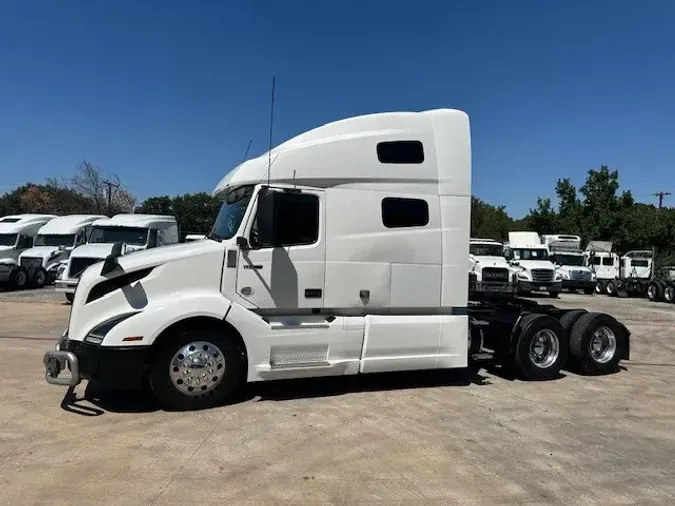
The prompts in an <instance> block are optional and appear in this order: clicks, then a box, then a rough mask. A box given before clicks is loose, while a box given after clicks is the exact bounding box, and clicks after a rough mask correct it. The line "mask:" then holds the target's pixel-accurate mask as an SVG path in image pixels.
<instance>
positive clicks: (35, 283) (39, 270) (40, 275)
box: [28, 267, 49, 288]
mask: <svg viewBox="0 0 675 506" xmlns="http://www.w3.org/2000/svg"><path fill="white" fill-rule="evenodd" d="M48 280H49V274H47V270H46V269H45V268H44V267H31V268H30V269H28V283H29V284H30V286H32V287H33V288H44V286H45V285H46V284H47V281H48Z"/></svg>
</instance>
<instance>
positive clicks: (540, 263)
mask: <svg viewBox="0 0 675 506" xmlns="http://www.w3.org/2000/svg"><path fill="white" fill-rule="evenodd" d="M518 262H519V264H518V267H523V268H524V269H527V270H528V271H529V270H532V269H550V270H552V271H554V270H555V266H554V265H553V264H552V263H551V262H549V261H548V260H518Z"/></svg>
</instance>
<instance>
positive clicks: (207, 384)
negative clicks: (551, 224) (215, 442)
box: [44, 109, 630, 409]
mask: <svg viewBox="0 0 675 506" xmlns="http://www.w3.org/2000/svg"><path fill="white" fill-rule="evenodd" d="M469 132H470V131H469V118H468V116H467V115H466V114H465V113H463V112H461V111H456V110H449V109H440V110H433V111H425V112H395V113H379V114H370V115H365V116H357V117H353V118H348V119H344V120H341V121H337V122H334V123H329V124H326V125H324V126H321V127H319V128H316V129H313V130H310V131H308V132H305V133H303V134H300V135H298V136H297V137H295V138H293V139H290V140H288V141H286V142H285V143H283V144H281V145H280V146H278V147H276V148H275V149H273V150H272V151H271V152H270V153H265V154H263V155H262V156H260V157H258V158H254V159H249V160H247V161H245V162H244V163H242V164H241V165H239V166H238V167H236V168H235V169H234V170H232V171H231V172H230V173H229V174H227V175H226V176H225V177H224V178H223V179H222V181H221V182H220V183H219V184H218V186H217V187H216V189H215V191H214V195H217V196H220V197H222V198H223V205H222V208H221V210H220V213H219V214H218V217H217V218H216V221H215V224H214V226H213V230H212V232H211V234H210V236H209V237H210V240H207V241H194V242H189V243H181V244H176V245H173V246H167V247H163V248H156V249H149V250H147V251H141V252H137V253H134V254H132V255H126V256H119V253H120V249H121V248H120V245H119V244H117V245H115V247H114V248H113V251H112V252H111V254H110V255H109V256H108V257H107V258H106V260H105V261H104V262H102V263H100V264H97V265H94V266H91V267H89V268H87V269H86V270H85V271H84V272H83V273H82V276H81V277H80V282H79V285H78V287H77V291H76V292H75V300H74V301H73V305H72V307H71V311H70V319H69V323H68V328H67V330H66V332H65V333H64V335H63V337H62V338H61V340H60V341H59V343H58V344H57V349H56V350H55V351H50V352H48V353H47V354H46V355H45V357H44V366H45V379H46V381H48V382H49V383H54V384H60V385H71V386H72V385H76V384H78V383H79V382H80V381H81V380H82V379H88V380H89V381H92V382H95V383H98V384H99V385H101V386H108V387H113V388H130V389H134V388H142V387H143V386H144V385H145V384H146V382H147V383H149V385H150V387H151V389H152V391H153V392H154V395H155V396H156V397H157V399H158V400H159V401H160V403H161V404H162V405H163V406H165V407H170V408H179V409H187V408H200V407H205V406H210V405H214V404H218V403H222V402H223V401H224V400H225V399H227V398H228V397H230V396H232V395H233V394H234V393H235V392H236V391H237V390H238V389H239V388H240V387H241V386H242V384H243V383H244V382H246V381H267V380H275V379H282V378H307V377H316V376H342V375H352V374H360V373H371V372H384V371H410V370H420V369H445V368H466V367H467V366H468V365H469V361H470V360H471V359H472V358H473V359H490V360H496V361H498V362H500V363H502V364H505V365H506V364H508V365H509V366H513V367H514V370H515V371H516V372H517V374H518V375H520V376H521V377H523V378H526V379H547V378H553V377H557V376H558V374H559V370H560V368H561V367H563V366H564V365H565V364H566V363H567V358H568V355H569V354H571V355H572V356H573V357H574V359H575V360H574V364H575V367H579V368H580V369H581V370H584V371H591V372H595V373H602V372H608V371H610V370H611V371H614V370H616V368H617V364H618V362H619V360H620V359H622V358H623V359H627V358H628V357H629V348H630V340H629V336H630V333H629V331H628V329H626V327H625V326H623V325H622V324H620V323H619V322H617V321H616V320H615V319H614V318H612V317H611V316H609V315H606V314H600V313H587V312H585V311H584V310H562V309H557V308H554V307H553V306H550V305H547V306H538V305H537V304H535V303H533V302H530V301H524V300H522V301H519V300H518V299H514V300H512V301H509V302H503V301H499V302H497V303H495V302H481V303H475V304H473V303H472V304H469V303H468V300H467V299H468V276H467V270H466V269H467V263H468V260H469V230H470V213H471V143H470V133H469ZM270 163H271V165H270ZM539 248H541V245H540V246H539ZM544 251H545V250H544ZM551 271H552V268H551ZM528 272H531V271H529V270H528ZM67 370H69V371H70V374H68V373H67V372H66V371H67ZM62 373H65V375H64V377H62V376H61V374H62Z"/></svg>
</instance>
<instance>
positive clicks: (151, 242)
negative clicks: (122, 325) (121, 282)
mask: <svg viewBox="0 0 675 506" xmlns="http://www.w3.org/2000/svg"><path fill="white" fill-rule="evenodd" d="M177 242H178V224H177V223H176V218H175V217H174V216H165V215H161V214H117V215H115V216H113V217H112V218H105V217H104V218H101V219H99V220H96V221H94V222H93V223H92V224H91V231H90V232H89V236H88V239H87V243H86V244H83V245H81V246H78V247H77V248H75V249H74V250H73V251H72V253H71V254H70V257H69V258H68V262H67V264H63V265H61V267H60V268H59V270H58V272H57V279H56V281H55V285H56V291H57V292H62V293H65V294H66V299H67V300H68V301H69V302H72V300H73V297H74V295H73V294H74V293H75V289H76V287H77V285H78V283H79V279H80V276H81V275H82V273H83V272H84V270H85V269H86V268H87V267H89V266H90V265H93V264H96V263H98V262H102V261H103V260H105V258H106V257H107V256H108V255H110V253H111V251H112V249H113V246H114V245H115V244H116V243H120V244H122V249H121V252H122V254H128V253H131V252H133V251H140V250H145V249H150V248H155V247H157V246H163V245H167V244H176V243H177Z"/></svg>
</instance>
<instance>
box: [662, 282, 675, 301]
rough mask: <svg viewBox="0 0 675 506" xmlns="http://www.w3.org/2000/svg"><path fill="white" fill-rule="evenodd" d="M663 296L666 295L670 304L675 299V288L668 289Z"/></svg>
mask: <svg viewBox="0 0 675 506" xmlns="http://www.w3.org/2000/svg"><path fill="white" fill-rule="evenodd" d="M663 295H664V298H665V299H666V300H667V301H668V302H670V301H671V300H673V298H675V288H673V287H672V286H668V287H666V289H665V291H664V294H663Z"/></svg>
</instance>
